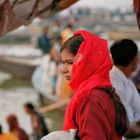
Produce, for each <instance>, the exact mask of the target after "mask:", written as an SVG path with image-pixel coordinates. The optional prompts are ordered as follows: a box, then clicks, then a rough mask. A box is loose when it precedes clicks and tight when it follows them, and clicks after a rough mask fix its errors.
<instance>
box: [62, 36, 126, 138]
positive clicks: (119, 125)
mask: <svg viewBox="0 0 140 140" xmlns="http://www.w3.org/2000/svg"><path fill="white" fill-rule="evenodd" d="M83 41H84V39H83V37H82V36H81V35H76V36H72V37H71V38H69V39H68V40H67V41H66V42H65V43H64V44H63V46H62V48H61V52H62V51H63V50H64V49H65V48H66V49H68V50H69V51H70V53H72V54H73V55H74V56H75V55H76V54H77V51H78V49H79V47H80V45H81V43H82V42H83ZM105 90H106V92H107V93H108V94H109V95H110V97H111V99H112V102H113V104H114V107H115V111H116V124H115V126H116V131H117V133H118V135H120V136H122V135H123V134H124V133H125V132H126V130H127V115H126V110H125V108H124V106H123V105H122V103H121V101H120V98H119V96H118V95H117V94H116V93H115V90H114V89H113V88H105Z"/></svg>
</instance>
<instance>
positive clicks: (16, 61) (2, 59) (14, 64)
mask: <svg viewBox="0 0 140 140" xmlns="http://www.w3.org/2000/svg"><path fill="white" fill-rule="evenodd" d="M39 63H40V62H39V61H38V60H37V58H34V57H18V56H0V68H1V69H3V70H5V71H7V72H9V73H10V74H12V76H13V77H17V78H31V76H32V73H33V71H34V69H35V68H36V67H37V66H38V65H39Z"/></svg>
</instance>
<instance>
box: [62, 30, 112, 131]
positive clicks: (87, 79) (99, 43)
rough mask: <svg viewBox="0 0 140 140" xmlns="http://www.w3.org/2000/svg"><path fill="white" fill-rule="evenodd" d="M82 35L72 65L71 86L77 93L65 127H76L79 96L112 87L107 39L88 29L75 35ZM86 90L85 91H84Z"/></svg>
mask: <svg viewBox="0 0 140 140" xmlns="http://www.w3.org/2000/svg"><path fill="white" fill-rule="evenodd" d="M78 34H80V35H82V37H83V38H84V41H83V42H82V44H81V45H80V48H79V50H78V52H77V54H76V56H75V59H74V64H73V67H72V79H71V81H70V83H69V84H70V86H71V88H72V89H73V90H74V92H75V94H74V96H73V97H72V99H71V101H70V103H69V105H68V108H67V111H66V115H65V121H64V129H70V128H74V123H73V115H74V114H75V110H76V105H77V102H78V101H79V100H78V99H79V98H78V97H80V96H81V95H83V94H86V93H87V92H85V91H88V90H90V89H93V88H96V87H111V86H112V85H111V82H110V78H109V71H110V69H111V68H112V61H111V58H110V54H109V50H108V44H107V41H106V40H104V39H101V38H99V37H97V36H95V35H94V34H92V33H90V32H87V31H78V32H76V33H75V34H74V35H78ZM83 91H84V92H83Z"/></svg>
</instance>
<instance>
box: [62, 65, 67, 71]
mask: <svg viewBox="0 0 140 140" xmlns="http://www.w3.org/2000/svg"><path fill="white" fill-rule="evenodd" d="M62 72H63V73H67V72H68V69H67V66H66V65H63V67H62Z"/></svg>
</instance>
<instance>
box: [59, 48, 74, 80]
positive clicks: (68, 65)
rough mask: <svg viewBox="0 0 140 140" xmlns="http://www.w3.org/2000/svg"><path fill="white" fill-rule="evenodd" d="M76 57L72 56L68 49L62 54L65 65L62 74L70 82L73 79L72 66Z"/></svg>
mask: <svg viewBox="0 0 140 140" xmlns="http://www.w3.org/2000/svg"><path fill="white" fill-rule="evenodd" d="M74 57H75V56H74V55H73V54H71V53H70V52H69V51H68V49H64V50H63V51H62V53H61V59H62V63H63V67H62V72H63V74H64V77H65V79H66V80H68V81H70V80H71V77H72V65H73V61H74Z"/></svg>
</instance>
